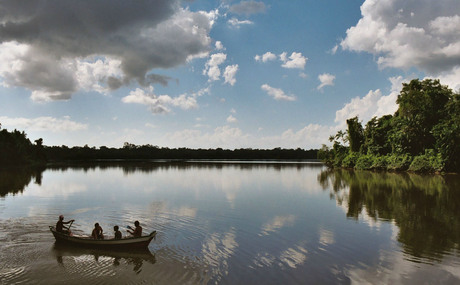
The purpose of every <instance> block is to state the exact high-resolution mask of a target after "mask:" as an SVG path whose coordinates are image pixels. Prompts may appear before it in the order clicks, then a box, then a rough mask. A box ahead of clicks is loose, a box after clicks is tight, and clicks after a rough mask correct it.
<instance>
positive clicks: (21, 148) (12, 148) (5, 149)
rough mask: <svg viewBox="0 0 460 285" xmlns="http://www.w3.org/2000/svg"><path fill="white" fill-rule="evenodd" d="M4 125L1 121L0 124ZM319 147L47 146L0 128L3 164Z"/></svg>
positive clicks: (307, 154) (283, 152) (283, 153)
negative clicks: (231, 148) (232, 148)
mask: <svg viewBox="0 0 460 285" xmlns="http://www.w3.org/2000/svg"><path fill="white" fill-rule="evenodd" d="M0 129H1V124H0ZM317 153H318V150H317V149H310V150H305V149H301V148H297V149H282V148H273V149H252V148H241V149H234V150H230V149H222V148H216V149H190V148H167V147H161V148H160V147H158V146H153V145H150V144H147V145H135V144H131V143H128V142H126V143H124V145H123V147H122V148H109V147H105V146H101V147H99V148H96V147H89V146H88V145H85V146H83V147H80V146H74V147H68V146H65V145H62V146H45V145H43V139H41V138H40V139H38V140H35V144H33V143H31V141H30V140H29V139H28V138H27V135H26V134H25V133H24V132H20V131H18V130H14V131H12V132H9V131H7V130H6V129H3V130H1V131H0V166H4V167H5V166H22V165H34V164H41V165H43V164H45V163H46V162H49V161H91V160H109V159H125V160H130V159H131V160H140V159H177V160H180V159H249V160H256V159H273V160H278V159H286V160H300V159H317Z"/></svg>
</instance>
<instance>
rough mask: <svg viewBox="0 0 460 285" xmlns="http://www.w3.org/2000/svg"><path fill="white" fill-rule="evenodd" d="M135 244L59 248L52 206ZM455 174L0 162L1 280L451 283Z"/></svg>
mask: <svg viewBox="0 0 460 285" xmlns="http://www.w3.org/2000/svg"><path fill="white" fill-rule="evenodd" d="M60 214H62V215H64V216H65V220H70V219H74V220H75V222H74V223H73V224H72V227H71V229H72V231H73V232H74V233H75V234H79V235H84V234H90V233H91V230H92V228H93V225H94V223H95V222H98V223H99V224H100V225H101V226H102V228H103V229H104V233H105V235H106V238H110V237H111V236H113V230H112V229H113V226H115V225H118V226H120V228H121V229H122V234H123V235H124V236H126V235H128V234H127V232H126V227H127V226H128V225H131V226H132V225H133V222H134V221H135V220H138V221H140V223H141V226H142V227H143V229H144V233H148V232H151V231H153V230H156V231H157V233H158V234H157V237H156V239H155V240H153V241H152V242H151V243H150V245H149V247H148V249H147V250H146V251H142V252H134V251H133V252H130V251H121V252H110V251H104V250H92V249H80V248H75V247H71V246H65V245H59V244H55V240H54V237H53V236H52V234H51V232H50V231H49V227H48V226H50V225H55V223H56V221H57V219H58V216H59V215H60ZM459 268H460V176H458V175H445V176H441V175H416V174H407V173H404V174H396V173H375V172H368V171H347V170H329V169H327V168H326V167H325V166H323V165H322V164H320V163H311V162H263V161H261V162H250V163H249V162H242V161H239V162H238V161H222V162H212V161H194V162H192V161H191V162H168V161H163V162H161V161H153V162H148V161H144V162H136V163H128V162H103V163H99V164H81V165H67V166H49V167H47V168H44V169H40V170H0V284H85V283H86V284H460V269H459Z"/></svg>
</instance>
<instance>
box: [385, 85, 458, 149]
mask: <svg viewBox="0 0 460 285" xmlns="http://www.w3.org/2000/svg"><path fill="white" fill-rule="evenodd" d="M451 96H452V90H450V89H449V88H448V87H447V86H444V85H441V83H440V82H439V80H433V79H425V80H423V81H420V80H419V79H414V80H411V82H410V83H403V88H402V90H401V92H400V94H399V96H398V99H397V100H396V103H398V105H399V108H398V111H397V112H396V114H395V116H396V117H397V120H395V123H396V125H397V128H398V131H397V133H394V134H393V136H394V137H393V139H394V141H395V142H397V143H400V144H401V145H400V146H397V147H396V148H398V147H399V148H401V150H403V151H404V152H408V153H410V154H412V155H417V154H420V153H422V152H423V151H424V150H425V149H432V148H434V146H435V138H434V136H433V133H432V130H433V127H434V126H435V125H437V124H438V123H439V122H440V121H441V120H443V119H444V118H445V117H446V115H447V114H446V112H445V106H446V104H447V102H448V101H449V99H450V98H451Z"/></svg>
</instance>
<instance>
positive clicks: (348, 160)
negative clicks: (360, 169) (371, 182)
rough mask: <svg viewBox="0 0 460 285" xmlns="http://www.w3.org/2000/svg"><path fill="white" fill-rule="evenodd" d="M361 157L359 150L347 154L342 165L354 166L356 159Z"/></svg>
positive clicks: (346, 166)
mask: <svg viewBox="0 0 460 285" xmlns="http://www.w3.org/2000/svg"><path fill="white" fill-rule="evenodd" d="M358 158H359V154H358V153H357V152H350V153H348V155H347V156H345V158H344V159H343V160H342V167H345V168H353V167H355V165H356V161H357V160H358Z"/></svg>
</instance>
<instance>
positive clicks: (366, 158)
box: [355, 154, 374, 170]
mask: <svg viewBox="0 0 460 285" xmlns="http://www.w3.org/2000/svg"><path fill="white" fill-rule="evenodd" d="M373 164H374V156H373V155H371V154H366V155H361V156H360V157H359V158H358V159H357V160H356V165H355V168H356V169H359V170H367V169H371V168H372V165H373Z"/></svg>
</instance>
